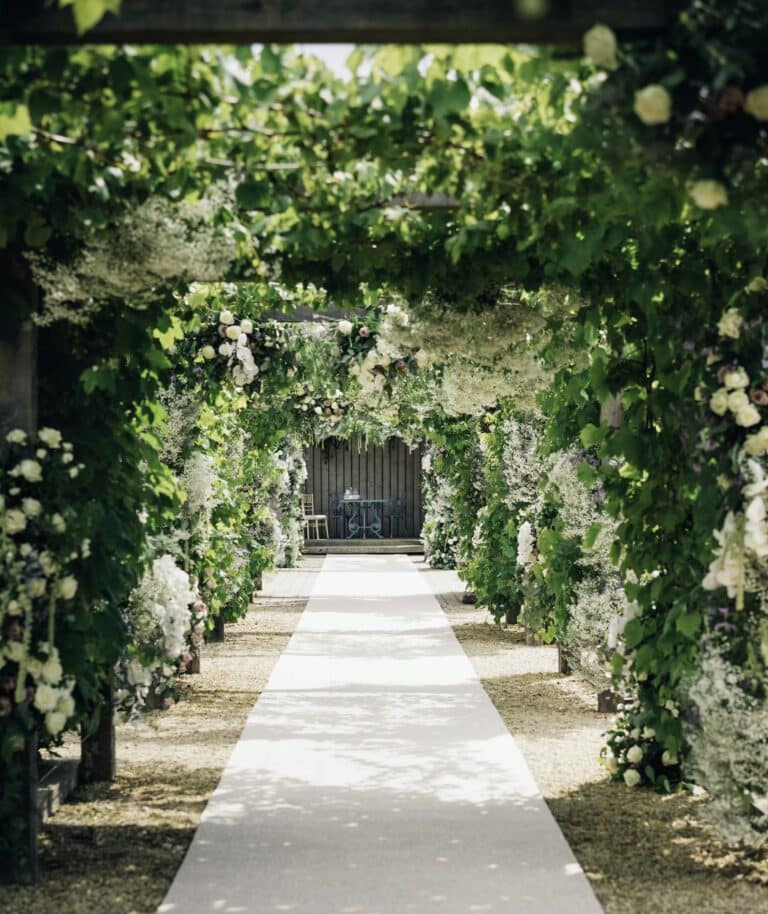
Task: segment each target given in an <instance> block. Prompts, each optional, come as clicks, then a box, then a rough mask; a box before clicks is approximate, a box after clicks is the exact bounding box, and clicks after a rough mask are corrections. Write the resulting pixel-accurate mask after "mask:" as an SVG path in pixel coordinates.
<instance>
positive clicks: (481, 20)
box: [0, 0, 679, 44]
mask: <svg viewBox="0 0 768 914" xmlns="http://www.w3.org/2000/svg"><path fill="white" fill-rule="evenodd" d="M531 6H535V4H532V3H531V2H530V0H529V2H520V0H517V2H516V0H165V2H162V0H123V2H122V8H121V11H120V14H119V15H118V16H114V15H112V14H107V15H106V16H105V17H104V19H103V20H102V21H101V22H100V23H99V24H98V25H97V26H96V27H95V28H94V29H92V30H91V31H89V32H87V33H86V34H85V35H84V36H82V37H81V36H78V35H77V33H76V31H75V27H74V23H73V18H72V11H71V8H66V9H63V10H62V9H58V8H56V7H54V6H51V5H46V4H45V2H44V0H30V2H28V3H25V4H21V3H9V4H3V7H4V10H3V11H2V12H0V41H2V40H3V39H4V40H5V41H6V42H9V43H11V44H59V43H67V44H70V43H89V44H92V43H102V44H124V43H158V44H176V43H209V42H210V43H227V44H250V43H253V42H295V41H301V42H332V41H342V42H362V43H378V42H398V43H403V44H409V43H414V44H418V43H423V42H448V43H453V42H456V43H467V42H481V43H482V42H493V43H496V44H498V43H504V44H505V43H521V42H523V43H536V44H571V43H577V42H578V41H579V40H580V38H581V36H582V35H583V33H584V32H585V31H586V30H587V29H588V28H590V27H591V26H592V25H594V24H595V23H596V22H602V23H604V24H606V25H609V26H611V27H612V28H614V29H615V30H616V31H618V32H620V33H622V34H623V35H625V36H627V37H629V36H643V35H649V34H654V33H658V32H661V31H663V30H664V29H666V28H668V27H669V25H670V23H671V22H672V20H673V18H674V16H675V12H676V9H677V8H678V7H679V3H678V2H677V0H666V2H665V0H542V6H541V9H543V10H544V13H543V15H523V14H522V13H521V12H520V11H521V10H525V9H528V8H530V7H531Z"/></svg>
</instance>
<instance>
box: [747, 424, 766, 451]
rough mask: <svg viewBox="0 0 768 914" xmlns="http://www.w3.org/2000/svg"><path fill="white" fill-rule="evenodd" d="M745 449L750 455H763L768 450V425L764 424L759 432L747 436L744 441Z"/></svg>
mask: <svg viewBox="0 0 768 914" xmlns="http://www.w3.org/2000/svg"><path fill="white" fill-rule="evenodd" d="M744 450H745V451H746V452H747V453H748V454H749V455H750V457H761V456H762V455H763V454H765V453H766V451H768V425H766V426H763V428H761V429H760V431H759V432H757V433H756V434H754V435H750V436H749V437H748V438H747V440H746V441H745V442H744Z"/></svg>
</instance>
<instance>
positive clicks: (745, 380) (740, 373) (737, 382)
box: [723, 368, 749, 390]
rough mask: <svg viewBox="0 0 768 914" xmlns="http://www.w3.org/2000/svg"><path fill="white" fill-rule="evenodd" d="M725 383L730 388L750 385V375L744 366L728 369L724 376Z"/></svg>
mask: <svg viewBox="0 0 768 914" xmlns="http://www.w3.org/2000/svg"><path fill="white" fill-rule="evenodd" d="M723 384H725V386H726V387H727V388H729V389H730V390H733V389H734V388H737V387H748V386H749V375H748V374H747V373H746V371H744V369H743V368H734V370H733V371H727V372H726V373H725V376H724V377H723Z"/></svg>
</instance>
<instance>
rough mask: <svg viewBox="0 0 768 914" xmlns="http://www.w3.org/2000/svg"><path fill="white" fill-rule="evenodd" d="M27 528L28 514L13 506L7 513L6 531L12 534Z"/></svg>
mask: <svg viewBox="0 0 768 914" xmlns="http://www.w3.org/2000/svg"><path fill="white" fill-rule="evenodd" d="M26 528H27V515H26V514H25V513H24V512H23V511H19V510H18V508H11V510H10V511H8V512H7V513H6V515H5V532H6V533H8V534H10V535H11V536H13V535H14V533H21V531H22V530H26Z"/></svg>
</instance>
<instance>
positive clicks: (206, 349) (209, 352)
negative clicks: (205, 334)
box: [200, 346, 216, 362]
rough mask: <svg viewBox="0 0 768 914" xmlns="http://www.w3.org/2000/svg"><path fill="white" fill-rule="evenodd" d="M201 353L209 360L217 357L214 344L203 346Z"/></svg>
mask: <svg viewBox="0 0 768 914" xmlns="http://www.w3.org/2000/svg"><path fill="white" fill-rule="evenodd" d="M200 355H201V356H202V357H203V358H204V359H205V360H206V361H207V362H210V361H211V359H215V358H216V350H215V349H214V348H213V346H203V348H202V349H201V350H200Z"/></svg>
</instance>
